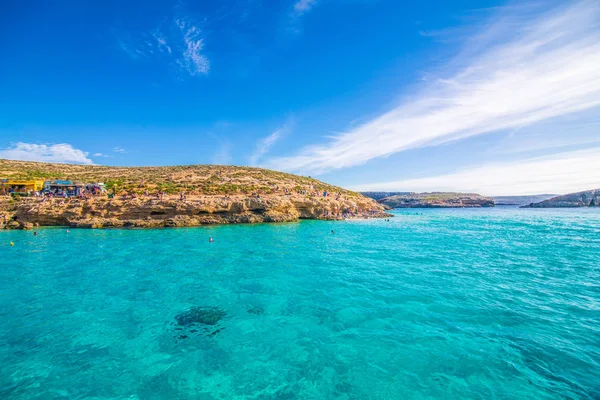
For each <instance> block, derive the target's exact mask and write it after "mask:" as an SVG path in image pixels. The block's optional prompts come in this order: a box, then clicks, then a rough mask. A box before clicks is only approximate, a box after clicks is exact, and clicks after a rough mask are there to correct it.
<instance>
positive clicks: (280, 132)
mask: <svg viewBox="0 0 600 400" xmlns="http://www.w3.org/2000/svg"><path fill="white" fill-rule="evenodd" d="M290 124H291V123H289V122H288V123H286V124H285V125H283V126H280V127H279V128H277V129H275V130H274V131H273V133H271V134H270V135H269V136H266V137H264V138H262V139H260V140H259V141H258V143H257V144H256V148H255V149H254V152H253V153H252V155H251V156H250V165H256V164H258V162H259V161H260V160H261V159H262V158H263V157H264V156H265V155H266V154H267V153H268V152H269V151H270V150H271V147H273V145H274V144H275V143H276V142H277V141H278V140H279V139H281V138H282V137H283V136H285V135H287V134H288V132H289V130H290Z"/></svg>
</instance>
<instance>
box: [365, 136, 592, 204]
mask: <svg viewBox="0 0 600 400" xmlns="http://www.w3.org/2000/svg"><path fill="white" fill-rule="evenodd" d="M598 187H600V147H596V148H593V149H588V150H579V151H572V152H564V153H559V154H554V155H551V156H545V157H537V158H531V159H527V160H522V161H518V162H511V163H494V164H488V165H482V166H478V167H474V168H470V169H468V170H464V171H459V172H456V173H452V174H446V175H438V176H432V177H426V178H418V179H405V180H398V181H391V182H379V183H372V184H367V185H357V186H356V187H354V189H356V190H363V191H370V190H374V191H415V192H431V191H459V192H475V193H480V194H484V195H526V194H539V193H571V192H578V191H582V190H589V189H596V188H598Z"/></svg>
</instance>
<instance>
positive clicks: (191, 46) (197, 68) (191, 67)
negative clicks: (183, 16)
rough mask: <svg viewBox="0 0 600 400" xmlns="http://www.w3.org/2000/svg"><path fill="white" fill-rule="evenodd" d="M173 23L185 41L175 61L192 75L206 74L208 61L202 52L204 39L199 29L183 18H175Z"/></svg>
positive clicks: (208, 66)
mask: <svg viewBox="0 0 600 400" xmlns="http://www.w3.org/2000/svg"><path fill="white" fill-rule="evenodd" d="M175 23H176V24H177V26H178V27H179V29H180V30H181V33H182V34H183V41H184V43H185V46H184V49H183V52H182V54H181V57H180V58H179V59H178V60H177V63H178V64H179V65H180V66H181V67H182V68H183V69H185V70H186V71H187V72H188V73H189V74H190V75H192V76H194V75H198V74H201V75H205V74H208V71H209V70H210V62H209V61H208V58H206V56H205V55H204V54H202V50H203V49H204V39H203V38H202V37H201V31H200V29H198V28H197V27H196V26H194V25H193V24H192V23H190V22H189V21H185V20H176V21H175Z"/></svg>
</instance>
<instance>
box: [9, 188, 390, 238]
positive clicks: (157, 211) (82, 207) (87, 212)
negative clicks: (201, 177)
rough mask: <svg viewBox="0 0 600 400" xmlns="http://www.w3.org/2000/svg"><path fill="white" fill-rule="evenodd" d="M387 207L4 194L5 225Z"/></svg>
mask: <svg viewBox="0 0 600 400" xmlns="http://www.w3.org/2000/svg"><path fill="white" fill-rule="evenodd" d="M392 216H393V215H392V214H389V213H386V212H385V207H384V206H382V205H380V204H377V203H376V202H375V201H373V200H372V199H368V198H364V197H343V196H341V197H339V198H332V197H315V196H307V195H298V194H292V195H267V196H263V197H248V196H243V195H242V196H240V195H237V196H208V195H206V196H188V197H187V198H186V199H185V200H180V199H178V196H166V197H165V198H162V199H157V198H155V197H153V196H141V197H135V198H128V197H118V198H112V199H108V198H105V197H97V198H89V199H80V198H73V199H67V200H65V199H47V200H43V199H40V198H23V199H11V198H8V197H5V198H1V199H0V228H3V229H25V230H27V229H33V228H35V227H36V226H63V227H70V228H172V227H194V226H204V225H222V224H242V223H247V224H253V223H271V222H293V221H298V220H303V219H306V220H330V221H335V220H346V219H370V218H389V217H392Z"/></svg>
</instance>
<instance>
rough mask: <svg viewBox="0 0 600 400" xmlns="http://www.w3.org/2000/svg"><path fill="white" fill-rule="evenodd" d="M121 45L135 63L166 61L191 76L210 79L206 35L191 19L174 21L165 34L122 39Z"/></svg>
mask: <svg viewBox="0 0 600 400" xmlns="http://www.w3.org/2000/svg"><path fill="white" fill-rule="evenodd" d="M165 32H167V33H168V34H167V33H165ZM117 45H118V47H119V48H120V49H121V50H122V51H123V52H125V53H126V54H127V55H129V57H131V58H132V59H134V60H142V59H145V60H163V61H166V62H167V63H169V64H171V65H172V66H175V67H176V68H177V69H178V70H179V71H183V72H184V73H185V74H187V75H190V76H196V75H206V74H208V72H209V70H210V61H209V59H208V57H206V55H205V54H204V52H203V51H204V45H205V42H204V38H203V37H202V31H201V29H200V28H199V27H198V26H197V25H196V24H194V22H193V21H192V20H190V19H185V18H179V19H174V20H172V21H171V22H170V23H169V24H167V25H166V27H165V30H164V31H163V30H162V29H156V30H154V31H153V32H146V33H140V34H137V35H132V34H127V35H122V36H121V37H118V38H117Z"/></svg>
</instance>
